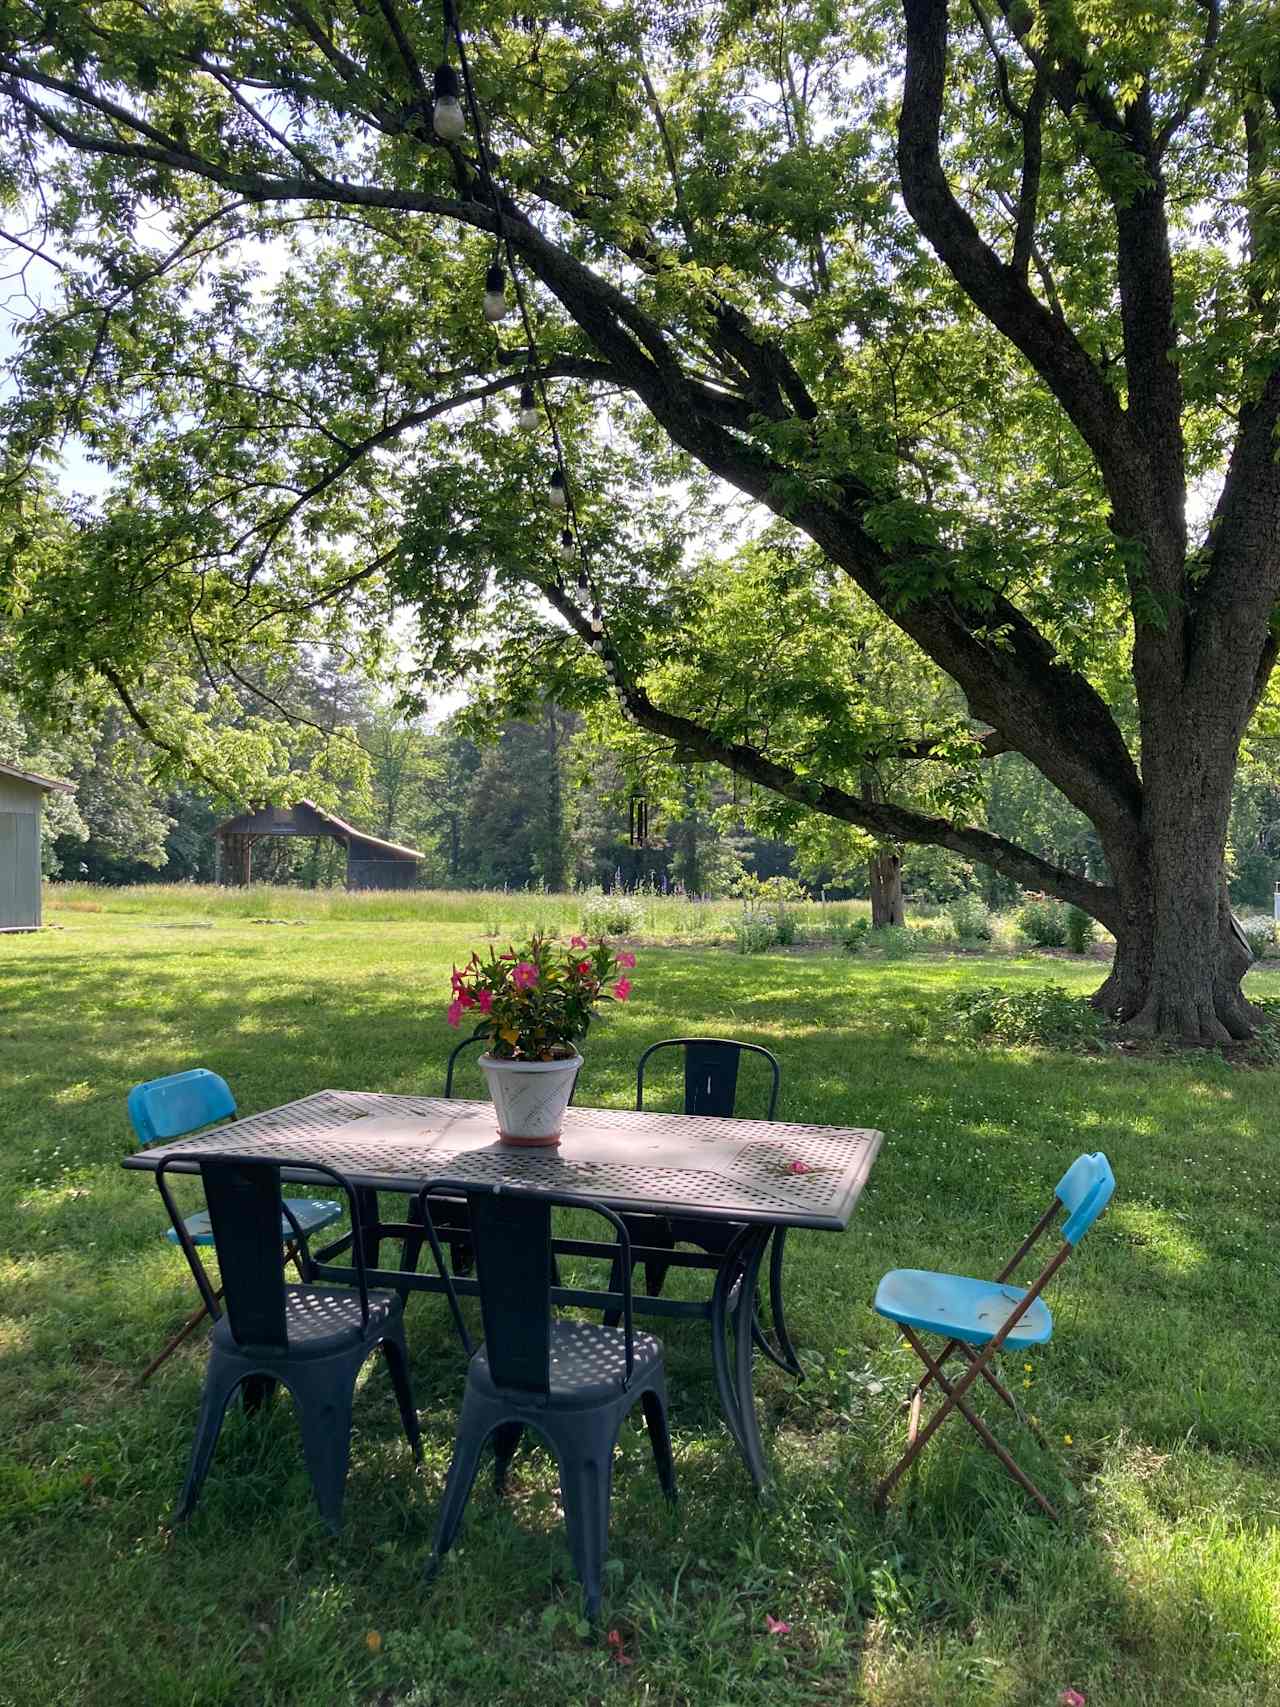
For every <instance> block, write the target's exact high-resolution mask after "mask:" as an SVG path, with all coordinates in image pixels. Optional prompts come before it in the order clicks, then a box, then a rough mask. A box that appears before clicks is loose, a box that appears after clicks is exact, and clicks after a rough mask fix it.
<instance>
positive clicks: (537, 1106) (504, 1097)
mask: <svg viewBox="0 0 1280 1707" xmlns="http://www.w3.org/2000/svg"><path fill="white" fill-rule="evenodd" d="M635 963H636V957H635V955H634V954H631V953H630V952H628V951H627V950H625V949H624V950H622V951H620V952H617V953H615V952H614V950H613V949H612V948H610V947H609V945H608V943H607V942H604V941H603V940H602V941H599V942H597V943H596V944H595V946H594V947H593V946H592V945H591V944H589V943H588V942H587V939H586V938H585V937H580V936H575V937H571V938H570V939H569V943H568V946H567V947H566V946H565V945H564V944H562V943H556V942H553V941H551V940H549V939H548V938H547V937H545V936H534V937H532V938H531V939H530V940H529V941H528V942H527V943H526V944H525V945H524V947H523V948H521V949H519V950H517V949H515V948H508V949H505V950H504V951H503V953H501V954H496V953H495V952H494V951H493V950H492V949H490V951H489V958H488V959H487V960H482V959H481V958H480V956H479V955H478V954H473V955H472V956H471V959H470V960H469V961H468V962H467V964H466V965H465V966H464V967H463V968H462V970H461V971H459V970H458V968H457V967H456V966H455V967H454V969H453V1000H452V1001H451V1002H450V1004H449V1011H448V1015H447V1018H448V1021H449V1024H450V1025H451V1026H454V1027H455V1028H456V1027H457V1026H459V1025H461V1024H462V1019H463V1016H464V1014H470V1015H471V1016H472V1017H473V1018H474V1019H475V1021H476V1029H477V1032H478V1033H479V1034H480V1035H482V1036H485V1037H487V1038H488V1040H489V1047H488V1049H487V1051H486V1052H485V1054H483V1055H482V1056H481V1057H480V1065H481V1067H483V1069H484V1074H485V1077H486V1079H487V1080H488V1081H489V1094H490V1096H491V1097H492V1098H493V1106H494V1109H495V1111H496V1113H497V1116H498V1136H499V1138H500V1139H501V1141H502V1143H504V1144H517V1145H552V1144H558V1143H559V1142H560V1127H561V1124H562V1123H563V1120H564V1111H565V1109H566V1108H567V1107H568V1106H569V1098H570V1097H571V1096H572V1095H573V1086H574V1081H575V1080H576V1078H577V1076H578V1070H579V1068H580V1067H581V1066H582V1056H581V1055H579V1053H578V1050H577V1047H576V1046H577V1043H578V1041H579V1039H581V1038H583V1037H585V1036H586V1032H587V1027H588V1025H589V1024H590V1023H591V1016H592V1014H593V1013H594V1012H595V1010H596V1008H597V1007H598V1006H599V1004H600V1003H601V1002H606V1001H614V1002H625V1001H626V1000H627V998H628V996H630V994H631V982H630V980H629V979H628V978H627V976H626V973H627V972H628V971H630V969H631V968H632V967H633V966H634V965H635Z"/></svg>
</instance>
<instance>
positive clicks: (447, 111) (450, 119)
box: [434, 0, 635, 719]
mask: <svg viewBox="0 0 1280 1707" xmlns="http://www.w3.org/2000/svg"><path fill="white" fill-rule="evenodd" d="M442 11H443V14H444V32H445V50H446V52H447V51H448V45H449V38H450V35H452V37H453V40H454V42H455V43H456V45H457V49H458V63H459V66H460V67H461V72H462V84H461V87H462V89H463V91H464V93H465V96H466V102H467V107H468V109H469V111H470V114H471V122H472V125H473V127H474V129H475V133H476V143H477V147H478V150H479V154H480V164H481V167H482V170H483V174H484V179H485V180H487V185H488V189H489V192H490V195H491V197H492V205H493V209H494V216H495V221H496V225H497V234H498V243H499V251H500V252H503V251H505V254H506V258H507V264H508V266H509V267H510V269H511V276H512V282H513V284H514V287H515V298H516V300H515V305H514V306H515V307H516V308H517V309H518V311H519V314H520V318H521V321H522V322H523V325H524V332H525V337H526V340H527V345H528V364H529V367H528V371H529V378H528V380H526V382H525V383H524V384H523V385H522V386H521V387H520V407H519V411H518V413H517V416H516V422H517V425H518V426H519V427H520V428H521V430H522V431H524V432H534V431H536V430H537V429H538V427H539V426H540V425H541V424H542V416H543V415H545V416H546V421H547V426H548V428H549V430H550V434H551V444H552V449H553V451H554V453H555V459H556V467H555V469H554V471H553V473H552V475H551V480H550V484H549V487H548V497H549V500H550V503H551V505H552V507H553V509H557V510H563V511H565V512H566V526H565V527H563V528H562V529H561V531H560V542H559V548H560V556H561V558H562V559H563V560H564V561H566V562H568V561H571V560H572V559H573V557H574V555H575V554H578V555H580V557H581V562H580V566H579V570H578V578H577V587H578V592H579V593H580V594H581V595H582V598H583V603H584V604H585V603H586V600H587V599H588V598H590V599H591V615H590V619H589V620H590V626H591V636H592V638H591V649H592V651H593V652H594V653H595V654H596V656H597V657H599V658H600V659H601V660H602V661H603V663H604V667H605V671H606V673H607V675H608V677H609V683H610V687H611V688H612V689H613V690H614V692H615V694H616V698H617V703H618V707H619V709H620V710H621V712H622V713H623V715H624V716H625V717H628V718H632V719H634V716H635V713H634V712H633V711H632V708H631V705H630V702H629V700H628V696H627V692H626V690H625V688H624V685H623V684H622V683H620V682H619V680H618V671H619V666H618V663H617V661H616V660H615V659H614V658H613V657H612V656H611V655H610V654H608V653H607V652H606V643H605V638H604V611H603V609H602V607H601V604H600V597H599V594H598V592H597V591H596V589H595V588H594V587H593V586H592V582H591V576H590V573H589V570H588V567H587V561H586V554H585V552H582V551H581V550H580V541H579V538H578V517H577V513H576V510H575V507H574V504H573V501H572V497H571V494H570V490H569V481H568V476H567V472H566V468H565V458H564V446H563V444H562V442H561V439H560V433H559V430H558V427H557V424H556V418H555V415H554V413H553V411H552V408H551V401H550V398H549V397H548V395H547V384H546V378H545V376H544V374H543V372H542V370H541V367H540V366H539V364H538V353H537V344H536V339H535V337H534V330H533V322H532V320H531V319H530V315H529V309H528V304H527V302H526V299H525V294H524V290H523V288H522V286H521V282H520V273H519V270H518V268H517V266H516V257H515V251H514V248H513V246H512V242H511V236H510V233H509V231H508V229H507V223H506V219H505V216H504V213H503V206H502V196H501V194H500V193H499V191H498V188H497V181H496V178H495V175H494V171H493V162H492V160H491V158H490V155H489V148H488V143H487V141H486V138H485V130H484V126H483V124H482V123H481V117H480V108H479V105H478V103H477V101H476V92H475V85H474V83H473V82H472V78H471V67H470V63H469V61H468V58H467V46H466V42H465V41H464V39H463V35H462V28H461V25H460V24H459V22H458V14H457V9H456V4H455V0H442ZM458 92H459V80H458V76H457V74H456V73H455V72H454V70H453V68H452V67H451V66H450V65H449V64H448V63H447V62H446V63H442V64H441V65H440V66H438V67H437V69H436V73H435V111H434V124H435V130H436V135H437V136H439V137H441V138H442V140H444V141H448V142H456V141H457V140H458V139H459V138H460V137H461V136H462V135H463V134H464V132H465V130H466V119H465V115H464V113H463V110H462V107H461V105H460V104H459V101H458ZM506 287H507V274H506V269H504V268H503V267H502V266H501V265H500V264H499V263H498V262H497V261H496V260H495V261H494V262H493V263H492V265H490V267H489V268H488V270H487V271H486V273H485V290H484V314H485V319H486V320H488V321H489V322H490V324H493V325H496V324H497V323H498V322H499V321H501V320H504V319H505V318H506V317H507V315H508V314H509V313H510V312H511V310H512V307H513V305H512V303H511V302H510V301H509V300H508V297H507V289H506ZM539 399H541V404H542V408H541V412H540V411H539V408H538V402H539ZM555 589H556V592H557V593H558V594H560V595H561V596H562V597H563V596H564V588H563V586H562V583H561V580H560V576H559V574H558V573H557V574H556V576H555Z"/></svg>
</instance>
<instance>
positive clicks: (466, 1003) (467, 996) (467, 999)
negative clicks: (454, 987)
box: [458, 990, 476, 1008]
mask: <svg viewBox="0 0 1280 1707" xmlns="http://www.w3.org/2000/svg"><path fill="white" fill-rule="evenodd" d="M458 1000H459V1002H460V1003H461V1004H462V1006H463V1007H464V1008H473V1007H475V1005H476V999H475V997H474V996H473V995H472V994H471V992H470V990H459V991H458Z"/></svg>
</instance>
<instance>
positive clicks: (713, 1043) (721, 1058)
mask: <svg viewBox="0 0 1280 1707" xmlns="http://www.w3.org/2000/svg"><path fill="white" fill-rule="evenodd" d="M660 1049H683V1051H684V1112H685V1113H686V1114H716V1115H725V1116H727V1115H731V1114H732V1113H733V1111H734V1108H735V1105H736V1103H737V1100H738V1063H739V1062H740V1060H741V1059H742V1057H743V1055H763V1056H764V1058H765V1060H766V1061H767V1062H768V1063H769V1069H770V1073H771V1083H770V1089H769V1108H768V1113H767V1114H766V1115H765V1117H764V1118H765V1119H766V1120H772V1119H773V1117H774V1114H775V1112H776V1110H777V1107H778V1089H779V1086H780V1085H781V1083H782V1069H781V1068H780V1067H779V1065H778V1061H777V1057H776V1056H775V1055H772V1054H771V1053H770V1052H769V1050H767V1049H762V1048H761V1047H760V1045H759V1044H758V1043H739V1042H738V1041H737V1040H736V1039H735V1038H732V1037H668V1038H664V1039H663V1041H662V1042H661V1043H651V1044H650V1045H649V1047H648V1048H647V1049H646V1050H645V1052H644V1054H643V1055H642V1056H641V1057H640V1060H639V1062H638V1063H637V1066H636V1107H637V1108H638V1109H642V1108H643V1107H644V1069H645V1064H646V1062H647V1061H648V1059H649V1057H650V1056H651V1055H656V1054H657V1052H658V1051H659V1050H660Z"/></svg>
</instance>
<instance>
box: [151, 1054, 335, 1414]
mask: <svg viewBox="0 0 1280 1707" xmlns="http://www.w3.org/2000/svg"><path fill="white" fill-rule="evenodd" d="M128 1106H129V1120H130V1122H131V1123H132V1125H133V1130H134V1132H135V1134H136V1135H137V1139H138V1147H139V1149H144V1150H145V1149H147V1148H149V1147H150V1146H151V1145H152V1144H158V1143H161V1142H163V1141H164V1140H165V1139H168V1138H185V1137H187V1136H188V1135H189V1134H190V1133H192V1132H196V1131H198V1130H199V1129H200V1128H201V1127H202V1126H214V1125H217V1124H218V1123H219V1122H220V1121H227V1120H234V1119H235V1118H236V1099H235V1098H234V1097H233V1096H232V1094H231V1088H230V1086H229V1085H228V1084H227V1081H226V1080H225V1079H220V1078H219V1077H218V1075H217V1074H216V1073H211V1072H210V1071H209V1069H208V1068H207V1067H192V1068H190V1069H189V1071H187V1072H185V1073H168V1074H166V1075H165V1077H164V1078H163V1079H148V1080H147V1081H146V1082H145V1083H143V1084H141V1085H135V1086H134V1087H133V1089H132V1090H131V1091H130V1092H129V1104H128ZM285 1207H286V1209H287V1211H288V1213H287V1214H286V1215H283V1216H282V1217H281V1221H280V1241H281V1244H282V1245H283V1246H284V1248H285V1255H286V1257H293V1258H294V1260H295V1261H296V1260H297V1253H296V1251H295V1249H294V1230H293V1225H292V1224H291V1223H295V1222H296V1224H297V1225H298V1226H299V1227H300V1228H301V1229H302V1231H303V1232H304V1233H314V1232H316V1231H318V1229H319V1228H321V1227H328V1226H331V1225H332V1223H333V1222H335V1221H337V1220H339V1219H340V1218H341V1215H342V1205H341V1204H340V1203H334V1202H332V1201H328V1200H325V1201H319V1200H317V1199H315V1198H310V1197H290V1198H287V1199H286V1200H285ZM183 1226H184V1227H185V1228H186V1231H187V1235H188V1237H189V1239H190V1241H191V1243H192V1244H193V1245H204V1246H210V1245H212V1244H213V1228H212V1226H211V1225H210V1222H209V1211H208V1210H207V1209H201V1210H199V1211H198V1212H197V1213H196V1214H194V1215H188V1216H187V1217H186V1219H185V1221H184V1222H183ZM165 1237H166V1238H167V1239H168V1240H169V1242H170V1244H174V1245H181V1244H182V1239H181V1238H180V1236H179V1234H178V1232H177V1229H176V1228H174V1227H170V1228H169V1230H168V1232H167V1233H166V1235H165ZM216 1296H217V1297H219V1298H220V1297H221V1296H222V1293H221V1290H219V1291H218V1293H217V1294H216ZM208 1313H209V1312H208V1309H207V1307H206V1306H205V1305H204V1304H201V1306H200V1308H199V1309H198V1310H195V1311H193V1312H192V1314H191V1315H190V1316H188V1317H187V1319H186V1321H185V1322H184V1323H183V1324H182V1326H181V1327H180V1328H179V1330H178V1332H177V1333H176V1334H175V1335H174V1336H173V1338H172V1339H171V1340H170V1341H169V1343H168V1345H167V1346H165V1348H164V1350H163V1351H162V1352H161V1353H160V1355H159V1357H157V1358H155V1359H154V1360H153V1361H152V1362H151V1363H149V1364H148V1365H147V1367H146V1368H145V1369H144V1370H143V1372H142V1374H141V1376H140V1377H139V1381H140V1382H144V1381H149V1380H150V1379H151V1377H152V1376H153V1375H154V1374H155V1372H156V1370H157V1369H159V1367H160V1365H161V1364H162V1363H164V1362H165V1361H166V1360H167V1359H168V1358H170V1357H172V1356H173V1354H174V1352H175V1351H176V1350H177V1348H178V1347H179V1346H180V1345H181V1344H182V1342H183V1340H184V1339H186V1337H187V1335H188V1334H189V1333H191V1332H192V1331H193V1330H194V1329H195V1328H196V1327H198V1326H199V1324H200V1322H201V1321H202V1320H203V1318H204V1317H205V1316H207V1315H208Z"/></svg>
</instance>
